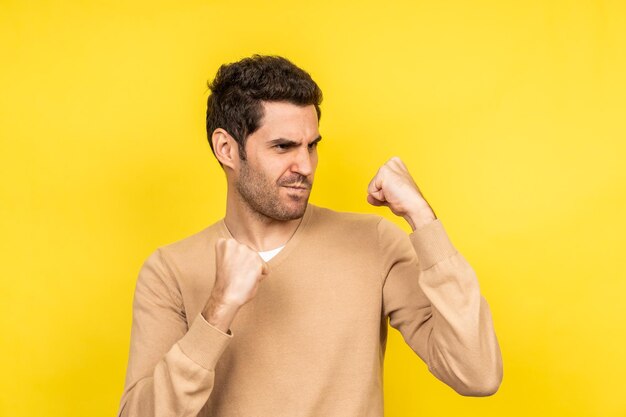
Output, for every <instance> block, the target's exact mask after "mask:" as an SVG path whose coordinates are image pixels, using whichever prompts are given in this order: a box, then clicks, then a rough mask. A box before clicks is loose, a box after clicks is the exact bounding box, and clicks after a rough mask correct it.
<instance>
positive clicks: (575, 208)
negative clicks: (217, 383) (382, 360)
mask: <svg viewBox="0 0 626 417" xmlns="http://www.w3.org/2000/svg"><path fill="white" fill-rule="evenodd" d="M294 4H298V6H294ZM625 51H626V3H624V2H622V1H540V0H531V1H524V2H507V1H495V0H494V1H480V0H479V1H456V2H455V1H408V0H407V1H402V2H400V1H391V2H388V3H383V2H380V1H377V2H374V1H358V2H357V1H353V2H331V1H316V2H310V4H308V5H302V4H300V3H298V2H292V1H280V2H278V1H274V2H271V4H268V3H267V2H251V1H238V2H233V1H219V2H217V1H211V2H202V1H174V0H171V1H155V0H151V1H139V0H136V1H116V2H114V1H29V2H26V1H17V0H15V1H7V0H0V54H1V55H0V58H1V61H0V62H1V64H0V118H1V122H0V141H1V142H0V144H1V152H0V176H1V182H0V231H1V236H2V238H1V239H0V249H1V251H0V253H1V256H2V266H3V272H2V278H1V286H0V294H1V297H2V298H1V299H2V302H1V303H0V324H1V329H2V330H1V331H2V343H1V344H0V349H1V352H0V353H1V354H0V369H1V370H2V378H0V396H1V397H0V415H7V416H8V415H11V416H38V415H39V416H64V417H69V416H92V417H97V416H111V415H114V413H115V412H116V410H117V406H118V402H119V397H120V395H121V391H122V387H123V382H124V373H125V368H126V359H127V353H128V342H129V331H130V320H131V300H132V292H133V289H134V283H135V279H136V274H137V272H138V270H139V267H140V266H141V264H142V262H143V261H144V260H145V258H146V257H147V256H148V255H149V254H150V253H151V252H152V251H153V250H154V249H155V248H156V247H157V246H159V245H164V244H166V243H169V242H172V241H174V240H178V239H180V238H183V237H185V236H187V235H189V234H192V233H194V232H196V231H198V230H200V229H202V228H204V227H206V226H207V225H209V224H211V223H213V222H214V221H216V220H218V219H219V218H220V217H221V216H222V215H223V211H224V204H225V198H224V192H225V184H224V180H223V175H222V173H221V171H220V168H219V166H218V164H217V163H216V161H215V160H214V159H213V156H212V155H211V152H210V149H209V147H208V144H207V142H206V139H205V132H204V130H203V129H204V126H203V123H204V111H205V101H206V97H207V89H206V81H207V79H209V78H211V77H212V76H213V75H214V73H215V71H216V70H217V68H218V66H219V65H220V64H221V63H224V62H232V61H234V60H237V59H239V58H242V57H244V56H247V55H250V54H252V53H266V54H268V53H269V54H281V55H285V56H287V57H289V58H290V59H292V60H293V61H294V62H295V63H296V64H298V65H300V66H302V67H303V68H305V69H307V70H308V71H309V72H310V73H311V74H312V76H313V77H314V79H315V80H316V81H317V82H318V83H319V84H320V86H321V87H322V89H323V91H324V94H325V101H324V103H323V106H322V108H323V117H322V122H321V126H320V129H321V130H320V132H321V133H322V134H323V136H324V141H323V143H322V145H321V146H320V148H319V151H320V164H319V168H318V176H317V182H316V187H315V190H314V193H313V196H312V200H311V201H312V202H314V203H316V204H319V205H325V206H330V207H333V208H336V209H339V210H351V211H359V212H375V213H384V214H385V215H386V216H387V217H389V218H391V217H393V215H391V214H387V213H385V212H384V211H383V209H379V208H374V207H371V206H368V205H367V203H366V200H365V189H366V186H367V183H368V181H369V180H370V178H371V176H373V175H374V173H375V171H376V169H377V168H378V166H379V165H380V164H382V163H383V162H384V161H385V160H386V159H387V158H389V157H391V156H392V155H399V156H401V157H402V158H403V159H404V161H405V162H406V164H407V165H408V167H409V169H410V170H411V172H412V173H413V175H414V177H415V179H416V181H417V183H418V185H419V186H420V187H421V189H422V191H423V192H424V195H425V196H426V198H427V199H428V201H429V202H430V203H431V205H432V206H433V208H434V209H435V211H436V213H437V215H438V216H439V218H440V219H441V220H442V222H443V223H444V225H445V227H446V230H447V231H448V233H449V235H450V237H451V239H452V241H453V243H454V244H455V245H456V246H457V248H458V249H459V251H461V252H462V253H463V254H464V256H465V257H466V259H468V261H469V262H470V263H471V264H472V266H473V267H474V269H475V271H476V272H477V274H478V278H479V281H480V285H481V290H482V292H483V294H484V295H485V297H486V298H487V300H488V301H489V303H490V306H491V308H492V312H493V315H494V321H495V326H496V331H497V334H498V337H499V340H500V343H501V347H502V351H503V357H504V381H503V383H502V386H501V388H500V391H499V392H498V393H497V394H496V395H495V396H493V397H488V398H465V397H461V396H459V395H457V394H456V393H454V392H453V391H452V390H451V389H450V388H448V387H447V386H445V385H444V384H443V383H441V382H439V381H438V380H436V379H435V378H434V377H433V376H431V375H430V374H429V373H428V371H427V369H426V367H425V365H424V364H423V363H422V362H421V361H420V360H419V358H418V357H417V356H415V355H414V354H413V352H412V351H410V350H409V348H408V347H407V346H406V345H405V344H404V342H403V341H402V339H401V337H400V336H399V333H398V332H396V331H395V330H393V331H392V332H391V333H392V334H391V339H390V344H389V347H388V351H387V359H386V372H385V395H386V411H387V414H386V415H387V416H391V417H393V416H397V417H399V416H451V415H463V416H480V417H485V416H503V415H507V416H529V415H530V416H602V417H611V416H624V415H626V399H625V397H624V386H625V383H624V375H625V374H626V360H625V359H624V356H623V354H622V353H621V352H622V351H623V350H624V346H623V345H624V343H625V342H626V307H625V305H626V303H625V302H624V300H623V298H624V297H625V296H626V280H625V279H624V278H625V276H624V275H625V274H624V263H623V259H624V258H623V252H624V251H625V250H626V244H625V243H626V241H625V237H624V236H625V232H626V230H625V229H626V228H625V226H626V220H625V219H624V215H625V213H626V210H625V209H626V204H625V202H626V169H625V168H624V163H625V162H626V158H625V156H626V152H625V150H626V149H625V148H626V146H625V145H624V140H625V139H626V135H625V133H626V122H625V119H626V52H625ZM398 222H399V224H401V222H402V221H401V220H399V221H398ZM407 230H408V229H407Z"/></svg>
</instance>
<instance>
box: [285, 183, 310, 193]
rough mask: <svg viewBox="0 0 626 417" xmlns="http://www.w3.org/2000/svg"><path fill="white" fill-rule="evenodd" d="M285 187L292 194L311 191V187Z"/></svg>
mask: <svg viewBox="0 0 626 417" xmlns="http://www.w3.org/2000/svg"><path fill="white" fill-rule="evenodd" d="M283 187H284V188H286V189H288V190H290V191H292V192H296V193H302V194H303V193H306V192H308V191H309V190H310V187H305V186H294V185H283Z"/></svg>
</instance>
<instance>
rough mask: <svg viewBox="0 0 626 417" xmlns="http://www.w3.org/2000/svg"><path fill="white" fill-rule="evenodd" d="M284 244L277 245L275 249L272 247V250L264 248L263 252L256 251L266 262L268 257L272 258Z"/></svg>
mask: <svg viewBox="0 0 626 417" xmlns="http://www.w3.org/2000/svg"><path fill="white" fill-rule="evenodd" d="M284 247H285V245H283V246H279V247H277V248H276V249H272V250H266V251H265V252H258V253H259V256H261V258H262V259H263V260H264V261H265V262H267V261H269V260H270V259H272V258H273V257H274V256H276V255H277V254H278V252H280V251H281V249H282V248H284Z"/></svg>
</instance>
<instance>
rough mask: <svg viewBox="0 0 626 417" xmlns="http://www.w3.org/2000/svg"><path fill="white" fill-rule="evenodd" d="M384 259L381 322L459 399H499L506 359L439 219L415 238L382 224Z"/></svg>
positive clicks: (470, 274) (469, 274)
mask: <svg viewBox="0 0 626 417" xmlns="http://www.w3.org/2000/svg"><path fill="white" fill-rule="evenodd" d="M378 236H379V244H380V250H381V251H382V254H383V276H384V283H383V314H384V317H389V324H390V325H391V326H392V327H394V328H395V329H397V330H399V331H400V333H401V334H402V337H403V338H404V340H405V341H406V343H407V344H408V345H409V346H410V347H411V349H412V350H413V351H414V352H415V353H416V354H417V355H418V356H419V357H420V358H421V359H422V360H423V361H424V362H425V363H426V364H427V365H428V370H429V371H430V372H431V373H432V374H433V375H434V376H435V377H437V378H438V379H439V380H441V381H442V382H444V383H445V384H447V385H448V386H450V387H451V388H452V389H454V390H455V391H456V392H457V393H459V394H461V395H466V396H477V397H478V396H487V395H492V394H494V393H495V392H496V391H497V390H498V388H499V386H500V383H501V381H502V356H501V352H500V346H499V344H498V340H497V338H496V334H495V330H494V327H493V322H492V318H491V311H490V309H489V305H488V304H487V300H486V299H485V298H484V297H483V296H482V295H481V293H480V288H479V284H478V279H477V277H476V274H475V272H474V270H473V269H472V267H471V266H470V265H469V263H468V262H467V261H466V260H465V258H464V257H463V256H462V255H461V254H460V253H459V252H458V251H457V250H456V249H455V248H454V246H453V245H452V243H451V242H450V240H449V238H448V235H447V234H446V232H445V229H444V228H443V225H442V224H441V221H440V220H439V219H435V220H434V221H432V222H430V223H428V224H427V225H425V226H423V227H421V228H420V229H418V230H416V231H415V232H413V233H411V234H410V235H409V236H407V234H406V233H405V232H404V231H402V230H401V229H400V228H399V227H397V226H396V225H394V224H393V223H392V222H390V221H388V220H386V219H382V220H381V221H380V222H379V223H378Z"/></svg>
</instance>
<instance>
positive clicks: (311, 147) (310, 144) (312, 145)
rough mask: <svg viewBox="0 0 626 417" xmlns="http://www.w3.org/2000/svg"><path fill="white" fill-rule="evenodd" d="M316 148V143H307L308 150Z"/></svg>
mask: <svg viewBox="0 0 626 417" xmlns="http://www.w3.org/2000/svg"><path fill="white" fill-rule="evenodd" d="M314 148H317V142H313V143H309V149H314Z"/></svg>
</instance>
